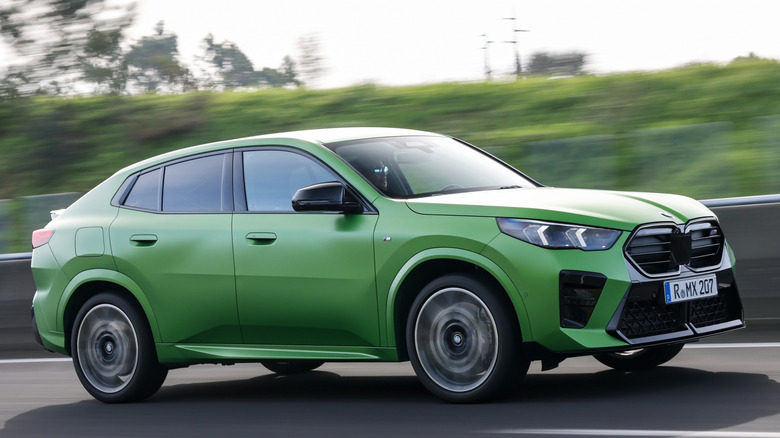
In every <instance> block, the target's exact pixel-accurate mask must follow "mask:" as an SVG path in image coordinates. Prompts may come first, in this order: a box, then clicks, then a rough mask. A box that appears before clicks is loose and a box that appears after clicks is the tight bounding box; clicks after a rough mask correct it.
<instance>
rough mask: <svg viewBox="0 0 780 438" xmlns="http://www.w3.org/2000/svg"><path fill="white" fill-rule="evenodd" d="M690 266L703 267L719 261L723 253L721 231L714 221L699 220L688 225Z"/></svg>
mask: <svg viewBox="0 0 780 438" xmlns="http://www.w3.org/2000/svg"><path fill="white" fill-rule="evenodd" d="M689 233H690V235H691V239H692V243H691V249H692V251H691V252H692V254H691V262H690V264H689V265H690V266H691V267H692V268H704V267H707V266H714V265H717V264H718V263H720V258H721V255H722V253H723V233H722V232H721V231H720V228H719V227H718V225H717V224H716V223H714V222H701V223H697V224H695V225H693V226H691V227H690V231H689Z"/></svg>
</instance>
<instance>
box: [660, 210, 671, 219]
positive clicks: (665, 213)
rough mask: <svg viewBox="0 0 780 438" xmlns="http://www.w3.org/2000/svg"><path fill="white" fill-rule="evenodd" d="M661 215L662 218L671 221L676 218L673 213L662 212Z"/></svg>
mask: <svg viewBox="0 0 780 438" xmlns="http://www.w3.org/2000/svg"><path fill="white" fill-rule="evenodd" d="M660 213H661V216H663V217H668V218H669V219H673V218H674V216H673V215H672V214H671V213H667V212H665V211H661V212H660Z"/></svg>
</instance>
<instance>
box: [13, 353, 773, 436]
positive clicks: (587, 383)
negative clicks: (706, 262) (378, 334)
mask: <svg viewBox="0 0 780 438" xmlns="http://www.w3.org/2000/svg"><path fill="white" fill-rule="evenodd" d="M778 415H780V383H778V382H776V381H774V380H772V379H770V378H769V377H768V376H767V375H762V374H750V373H735V372H709V371H702V370H697V369H690V368H679V367H659V368H657V369H654V370H649V371H645V372H635V373H622V372H617V371H603V372H597V373H595V374H579V373H578V374H563V373H557V374H531V375H529V376H528V377H527V378H526V380H525V381H524V382H523V384H522V385H521V387H520V388H518V390H517V391H516V392H515V393H513V394H512V395H511V396H510V397H507V398H506V399H504V400H500V401H497V402H493V403H485V404H479V405H453V404H448V403H445V402H442V401H439V400H438V399H436V398H434V397H433V396H431V395H430V394H428V393H427V392H426V391H425V390H424V388H423V387H422V385H421V384H420V383H419V382H418V381H417V380H416V378H415V377H413V376H379V377H376V376H341V375H339V374H337V373H334V372H328V371H314V372H311V373H307V374H301V375H294V376H287V377H281V376H276V375H262V376H258V377H254V378H250V379H243V380H236V381H220V382H206V383H203V382H198V383H184V384H175V385H171V386H165V387H163V388H162V389H161V390H160V391H159V392H158V393H157V394H156V395H155V396H154V397H152V398H151V399H149V400H148V401H147V402H144V403H135V404H125V405H106V404H103V403H100V402H97V401H94V400H85V401H79V402H76V403H71V404H63V405H56V404H55V405H51V406H46V407H42V408H38V409H34V410H31V411H29V412H25V413H23V414H20V415H18V416H16V417H14V418H11V419H9V420H8V421H7V422H6V424H5V428H4V429H3V430H1V431H0V437H19V436H57V437H60V438H61V437H70V436H74V437H75V436H78V437H93V436H94V437H121V436H144V437H155V436H165V437H177V436H186V437H201V436H204V437H206V436H229V437H239V436H252V437H257V436H263V437H266V436H301V435H304V434H306V435H313V436H358V435H361V436H365V435H370V436H401V435H403V436H447V437H453V436H474V435H475V434H476V435H481V434H488V432H490V431H496V430H502V429H518V428H523V429H528V428H530V429H534V428H556V429H575V428H591V429H594V428H595V429H650V430H658V429H661V430H717V429H725V428H734V427H737V426H739V425H742V424H745V423H749V422H754V421H755V420H757V419H761V418H763V417H775V416H778ZM770 421H777V419H775V418H773V419H770ZM760 423H761V422H757V423H754V424H753V425H751V426H752V427H756V424H759V427H760ZM770 426H771V425H770ZM775 426H776V425H775ZM769 430H772V429H769ZM493 436H495V435H493Z"/></svg>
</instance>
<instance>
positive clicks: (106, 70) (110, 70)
mask: <svg viewBox="0 0 780 438" xmlns="http://www.w3.org/2000/svg"><path fill="white" fill-rule="evenodd" d="M121 42H122V32H121V30H120V29H109V30H100V29H98V28H96V27H93V28H92V29H90V31H89V32H88V33H87V41H86V45H85V47H84V55H83V56H81V58H80V60H81V71H82V79H83V80H84V81H86V82H89V83H94V84H95V92H97V93H110V94H120V93H122V92H124V91H125V89H126V87H127V80H128V67H127V60H126V59H125V56H124V52H123V51H122V48H121V47H120V44H121Z"/></svg>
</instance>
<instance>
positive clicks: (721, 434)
mask: <svg viewBox="0 0 780 438" xmlns="http://www.w3.org/2000/svg"><path fill="white" fill-rule="evenodd" d="M484 432H485V433H492V434H500V435H563V436H624V437H634V436H650V437H703V438H780V433H778V432H745V431H736V430H735V431H730V430H720V431H697V430H617V429H498V430H487V431H484Z"/></svg>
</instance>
